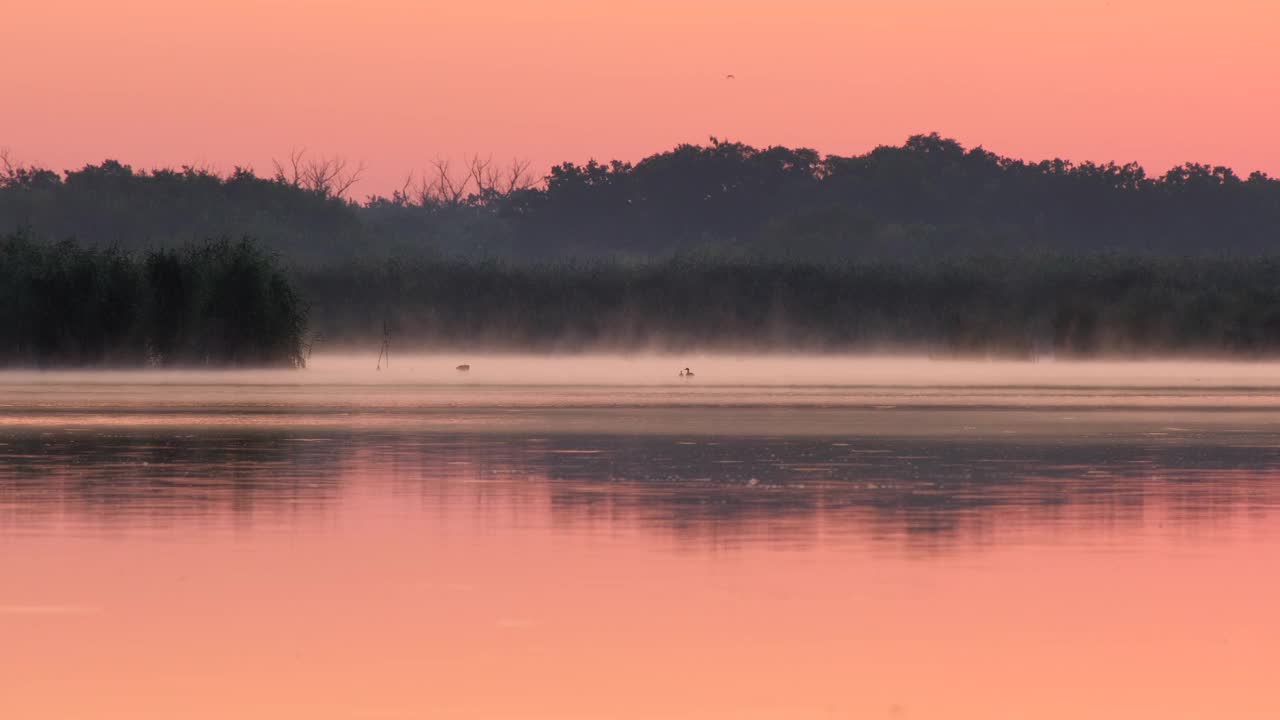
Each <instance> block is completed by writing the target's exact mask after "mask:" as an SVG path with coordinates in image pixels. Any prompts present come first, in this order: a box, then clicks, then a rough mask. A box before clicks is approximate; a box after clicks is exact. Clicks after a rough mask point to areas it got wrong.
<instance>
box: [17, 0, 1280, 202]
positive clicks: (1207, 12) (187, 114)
mask: <svg viewBox="0 0 1280 720" xmlns="http://www.w3.org/2000/svg"><path fill="white" fill-rule="evenodd" d="M6 6H7V7H5V9H4V13H3V14H4V22H3V24H0V41H3V43H4V47H5V48H6V51H7V52H6V56H7V60H6V62H7V64H8V68H7V70H6V72H5V78H4V82H3V99H2V100H0V108H2V109H0V147H5V148H8V149H9V151H10V153H11V154H12V155H13V156H14V157H16V158H17V159H19V160H21V161H25V162H28V163H34V164H39V165H43V166H47V167H52V168H55V169H67V168H74V167H79V166H82V165H83V164H85V163H88V162H98V161H100V160H102V159H105V158H108V157H110V158H116V159H119V160H121V161H123V162H127V163H130V164H133V165H134V166H141V167H153V166H175V167H176V166H180V165H183V164H202V165H206V166H210V167H213V168H215V169H220V170H222V171H227V170H230V169H231V168H232V167H234V166H236V165H240V166H248V167H253V168H255V169H256V170H257V171H258V172H259V173H263V174H266V173H269V171H270V169H271V162H272V159H273V158H280V159H284V158H285V157H287V156H288V155H289V153H290V151H291V150H292V149H295V148H306V149H308V150H309V151H310V152H312V153H317V154H326V155H342V156H345V157H347V158H349V159H351V160H352V161H353V162H354V161H363V162H365V163H366V165H367V166H368V171H367V174H366V176H365V180H364V181H363V182H362V183H361V185H360V186H359V188H358V190H357V192H358V193H361V194H367V193H370V192H382V193H389V192H390V191H391V190H392V189H394V188H396V187H399V186H400V184H401V182H402V180H403V178H404V177H405V175H406V174H407V173H408V172H409V171H411V170H415V169H421V168H424V167H426V166H427V165H428V164H429V163H430V161H431V160H433V159H437V158H455V159H457V160H459V161H460V160H461V158H462V157H463V156H464V155H467V154H470V153H480V154H482V155H492V156H493V157H494V158H495V159H496V160H507V159H510V158H514V157H518V158H522V159H525V160H528V161H530V162H531V163H532V164H533V166H534V167H535V168H537V169H539V170H545V169H546V168H547V167H548V166H550V165H551V164H553V163H557V162H561V161H566V160H570V161H576V162H582V161H586V160H587V159H590V158H593V157H594V158H597V159H601V160H605V159H611V158H619V159H624V160H637V159H639V158H641V157H644V156H645V155H648V154H651V153H654V152H659V151H662V150H664V149H668V148H670V147H673V146H674V145H676V144H678V143H681V142H705V141H706V140H707V139H708V138H709V137H710V136H713V135H714V136H717V137H721V138H727V139H732V140H741V141H743V142H748V143H752V144H755V145H760V146H766V145H777V144H781V145H791V146H805V147H812V148H815V149H817V150H820V151H822V152H827V153H839V154H852V153H860V152H865V151H867V150H869V149H871V148H873V147H875V146H876V145H881V144H900V143H901V142H902V141H903V140H905V139H906V138H907V137H908V136H909V135H911V134H914V133H919V132H929V131H938V132H940V133H942V134H943V135H946V136H949V137H954V138H956V139H958V140H960V141H961V142H963V143H964V144H965V145H967V146H974V145H982V146H984V147H986V148H987V149H989V150H992V151H994V152H998V153H1001V154H1004V155H1010V156H1015V157H1022V158H1026V159H1031V160H1038V159H1043V158H1048V157H1065V158H1068V159H1073V160H1077V161H1080V160H1096V161H1107V160H1116V161H1121V162H1124V161H1130V160H1136V161H1138V162H1141V163H1142V164H1144V165H1145V166H1147V168H1148V169H1149V170H1152V171H1156V172H1163V171H1164V170H1166V169H1168V168H1169V167H1171V166H1173V165H1176V164H1180V163H1182V162H1186V161H1195V162H1207V163H1213V164H1224V165H1228V166H1231V167H1234V168H1235V169H1237V170H1238V171H1240V172H1242V173H1248V172H1250V171H1252V170H1255V169H1261V170H1265V171H1267V172H1269V173H1271V174H1273V175H1276V174H1280V141H1277V140H1276V139H1275V137H1274V136H1273V131H1274V129H1275V127H1276V118H1277V116H1280V92H1278V90H1280V87H1278V86H1280V80H1277V78H1280V44H1277V43H1275V41H1274V39H1273V38H1274V37H1275V36H1280V3H1276V2H1274V0H1216V1H1215V2H1205V1H1204V0H1196V1H1194V2H1192V1H1187V0H967V1H959V0H898V1H893V0H875V1H871V0H840V1H836V0H788V2H785V3H779V2H762V1H759V0H713V1H705V0H702V1H699V0H645V1H644V2H631V3H620V2H603V1H601V0H543V1H542V2H530V1H529V0H465V2H459V1H457V0H452V1H450V2H436V1H435V0H363V1H362V2H354V1H350V0H341V1H339V0H309V1H306V2H303V1H301V0H184V1H183V2H173V1H172V0H114V1H113V2H110V3H105V2H101V1H100V0H42V1H41V2H14V3H12V4H10V3H6ZM729 74H732V75H733V76H734V79H732V80H730V79H728V78H727V77H726V76H727V75H729Z"/></svg>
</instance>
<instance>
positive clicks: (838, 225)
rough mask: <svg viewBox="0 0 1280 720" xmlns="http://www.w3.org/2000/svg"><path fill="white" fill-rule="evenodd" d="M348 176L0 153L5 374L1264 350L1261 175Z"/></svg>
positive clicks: (717, 166)
mask: <svg viewBox="0 0 1280 720" xmlns="http://www.w3.org/2000/svg"><path fill="white" fill-rule="evenodd" d="M358 177H359V168H354V169H348V165H347V164H346V163H345V162H343V161H342V160H341V159H334V158H324V157H311V156H308V155H307V154H305V153H302V152H295V153H293V154H292V155H290V157H289V159H288V161H287V162H285V163H278V164H277V167H276V171H275V174H274V175H273V176H272V177H259V176H258V175H256V174H255V173H254V172H253V171H252V170H250V169H245V168H236V169H235V171H234V172H232V173H231V174H228V175H220V174H217V173H214V172H211V171H209V170H206V169H200V168H192V167H184V168H182V169H181V170H169V169H159V170H149V171H142V170H134V169H133V168H131V167H129V166H127V165H123V164H121V163H119V162H116V161H110V160H109V161H106V162H104V163H102V164H100V165H89V166H86V167H84V168H82V169H80V170H75V171H68V172H64V173H61V174H60V173H56V172H53V171H50V170H47V169H42V168H39V167H34V166H28V165H22V164H20V163H17V162H15V161H13V160H12V158H11V156H9V155H8V154H5V153H0V366H7V367H17V366H35V367H58V366H95V365H116V366H124V367H146V366H164V367H189V366H207V367H236V366H273V367H303V366H304V365H305V360H306V356H307V354H309V353H310V351H311V347H312V346H313V345H317V346H318V347H321V348H334V349H344V350H350V349H365V348H368V349H370V350H372V349H373V348H376V347H378V346H379V344H380V343H381V342H383V341H384V340H389V341H390V343H391V344H392V347H393V350H394V349H405V350H430V349H475V350H499V351H502V350H513V351H519V350H534V351H540V352H551V351H565V352H577V351H584V350H605V351H629V350H659V351H661V350H673V351H681V352H683V351H690V350H707V351H745V352H749V351H779V350H795V351H805V352H911V353H917V354H928V355H932V356H934V357H984V356H986V357H1005V358H1027V359H1035V358H1045V357H1062V358H1094V357H1109V358H1139V357H1158V356H1180V357H1186V356H1202V357H1209V356H1231V357H1243V358H1263V357H1269V356H1276V355H1280V242H1278V241H1280V180H1277V179H1274V178H1271V177H1269V176H1267V175H1265V174H1263V173H1260V172H1256V173H1253V174H1251V175H1249V176H1248V177H1247V178H1243V177H1239V176H1237V175H1236V174H1235V173H1234V172H1233V171H1232V170H1230V169H1228V168H1223V167H1213V166H1207V165H1196V164H1187V165H1183V166H1180V167H1178V168H1174V169H1173V170H1170V171H1169V172H1167V173H1165V174H1164V175H1161V176H1159V177H1149V176H1148V175H1147V174H1146V172H1145V170H1143V168H1141V167H1139V166H1137V165H1136V164H1132V163H1130V164H1125V165H1117V164H1114V163H1109V164H1105V165H1099V164H1094V163H1081V164H1075V163H1071V162H1068V161H1065V160H1049V161H1042V162H1026V161H1022V160H1016V159H1011V158H1006V157H1001V156H999V155H996V154H994V153H991V152H989V151H987V150H985V149H983V148H980V147H979V148H971V149H966V148H964V147H962V146H961V145H960V144H959V143H957V142H955V141H953V140H948V139H946V138H942V137H940V136H938V135H937V134H931V135H917V136H913V137H911V138H909V139H908V140H907V141H906V143H904V144H903V145H902V146H900V147H880V148H876V149H875V150H873V151H871V152H868V153H866V154H864V155H859V156H850V157H842V156H835V155H826V156H823V155H820V154H818V153H817V152H815V151H812V150H808V149H804V148H799V149H791V148H783V147H770V148H765V149H757V148H753V147H750V146H747V145H743V144H740V143H732V142H723V141H720V140H716V139H714V138H713V139H712V141H711V143H710V144H709V145H681V146H679V147H677V148H675V149H674V150H671V151H668V152H664V153H659V154H656V155H653V156H650V157H648V158H645V159H643V160H641V161H639V162H638V163H635V164H632V163H624V162H617V161H614V162H610V163H597V162H595V161H592V162H588V163H586V164H585V165H578V164H574V163H564V164H561V165H557V166H555V167H553V168H551V170H550V172H549V173H548V174H547V175H546V177H545V178H543V179H542V180H541V181H537V180H535V179H533V178H531V177H530V175H529V172H528V166H527V164H523V163H520V162H516V163H513V164H511V165H510V166H507V167H498V166H497V165H495V164H494V163H493V162H492V161H490V160H488V159H481V158H479V157H478V156H477V157H473V158H472V159H471V160H470V161H469V162H468V163H465V164H464V166H462V167H459V168H451V167H450V166H449V164H448V163H445V162H438V163H436V164H434V165H433V166H432V167H431V168H429V169H428V171H427V172H425V173H421V174H419V175H417V176H416V177H411V178H410V179H409V180H407V181H406V183H405V185H404V187H403V188H401V189H400V190H397V191H395V192H393V193H392V195H391V196H390V197H386V196H380V195H373V196H369V197H368V198H366V199H365V200H364V201H360V202H357V201H354V200H352V199H351V198H349V197H348V195H349V194H350V192H351V189H352V188H353V187H355V183H356V181H357V180H358ZM6 233H8V234H6ZM64 238H70V239H64ZM207 238H215V239H213V240H208V239H207ZM216 238H243V239H240V240H229V239H221V240H219V239H216Z"/></svg>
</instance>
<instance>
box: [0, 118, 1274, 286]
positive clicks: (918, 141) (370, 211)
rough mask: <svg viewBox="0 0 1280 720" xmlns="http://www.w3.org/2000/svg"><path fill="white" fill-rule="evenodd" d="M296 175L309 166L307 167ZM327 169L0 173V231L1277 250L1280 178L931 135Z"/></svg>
mask: <svg viewBox="0 0 1280 720" xmlns="http://www.w3.org/2000/svg"><path fill="white" fill-rule="evenodd" d="M308 168H310V172H308ZM335 173H336V168H335V167H334V166H332V165H330V164H327V163H318V164H314V165H311V166H307V165H305V164H304V165H303V166H302V167H301V170H299V166H298V165H297V164H296V163H295V164H294V166H293V171H292V172H289V173H286V172H277V174H276V176H275V177H274V178H272V179H264V178H260V177H258V176H256V175H254V174H253V173H252V172H250V171H248V170H244V169H237V170H236V171H235V172H233V173H232V174H231V175H229V176H225V177H223V176H219V175H216V174H214V173H210V172H207V171H204V170H199V169H193V168H184V169H182V170H180V171H173V170H154V171H149V172H147V171H136V170H134V169H132V168H130V167H129V166H127V165H122V164H120V163H118V162H114V161H107V162H104V163H102V164H101V165H90V166H86V167H84V168H82V169H80V170H76V171H72V172H67V173H64V174H62V175H59V174H58V173H54V172H51V171H48V170H42V169H39V168H31V167H25V166H19V165H17V164H14V163H9V164H8V165H7V166H4V167H0V232H3V231H6V230H9V229H13V228H15V227H25V228H29V229H30V230H31V231H32V232H34V233H36V234H39V235H41V236H43V237H50V238H63V237H76V238H79V239H80V240H81V241H82V242H85V243H87V244H90V245H94V246H109V245H113V244H114V245H120V246H123V247H128V248H131V249H137V248H141V249H146V248H150V247H155V246H157V245H161V244H173V243H175V242H177V243H181V242H189V241H191V240H193V239H198V238H204V237H219V236H223V235H229V234H236V233H249V234H252V235H254V236H256V237H260V238H262V241H263V242H265V243H268V244H269V246H270V247H271V248H272V249H273V250H278V251H281V252H284V253H286V254H288V256H289V257H290V258H291V259H294V260H297V261H306V262H313V261H324V260H333V259H350V258H370V257H374V258H384V259H385V258H389V257H396V256H401V257H403V256H429V255H443V256H451V257H459V256H460V257H511V258H525V259H539V260H550V259H563V258H570V257H577V258H581V257H614V258H647V259H653V258H660V257H669V256H671V255H673V254H677V253H680V252H686V253H687V252H694V251H697V252H702V253H715V254H716V255H718V256H724V257H736V258H762V257H763V258H773V259H789V260H831V259H841V260H844V259H866V258H912V257H937V256H938V255H951V256H961V255H971V254H974V253H990V252H1008V251H1011V250H1016V251H1019V252H1026V251H1029V250H1036V251H1053V252H1059V253H1074V252H1094V251H1098V250H1103V249H1109V250H1129V251H1140V252H1148V253H1159V254H1188V253H1203V252H1206V251H1213V252H1223V251H1229V252H1234V253H1240V254H1263V253H1267V252H1274V251H1275V249H1276V244H1277V242H1280V180H1276V179H1273V178H1270V177H1268V176H1267V175H1264V174H1262V173H1253V174H1252V175H1250V176H1248V177H1240V176H1238V175H1237V174H1236V173H1235V172H1233V171H1232V170H1230V169H1228V168H1224V167H1213V166H1208V165H1197V164H1187V165H1183V166H1180V167H1177V168H1174V169H1172V170H1170V171H1168V172H1166V173H1165V174H1163V175H1161V176H1159V177H1151V176H1148V175H1147V173H1146V171H1144V170H1143V168H1141V167H1139V166H1138V165H1136V164H1132V163H1130V164H1124V165H1117V164H1113V163H1109V164H1103V165H1100V164H1094V163H1081V164H1074V163H1071V162H1068V161H1065V160H1046V161H1042V162H1025V161H1022V160H1015V159H1011V158H1007V157H1001V156H999V155H996V154H994V153H991V152H988V151H987V150H984V149H983V148H972V149H966V148H964V147H962V146H961V145H960V144H959V143H957V142H955V141H953V140H948V139H946V138H942V137H939V136H938V135H936V134H933V135H919V136H914V137H912V138H909V139H908V140H907V141H906V143H904V144H903V145H902V146H900V147H879V148H876V149H874V150H872V151H870V152H868V153H866V154H863V155H857V156H847V157H846V156H837V155H827V156H823V155H820V154H819V153H817V152H815V151H813V150H808V149H803V148H802V149H791V148H785V147H771V148H766V149H757V148H753V147H750V146H747V145H742V144H739V143H731V142H721V141H718V140H714V139H713V140H712V142H711V143H710V144H708V145H682V146H679V147H677V148H675V149H673V150H671V151H669V152H664V153H660V154H657V155H653V156H651V157H648V158H645V159H643V160H641V161H639V162H637V163H634V164H632V163H624V162H618V161H614V162H610V163H604V164H601V163H597V162H594V161H592V162H588V163H586V164H575V163H564V164H561V165H557V166H555V167H553V168H552V169H551V170H550V172H549V173H548V174H547V176H546V177H545V178H544V179H543V181H542V182H541V183H533V182H526V180H527V179H528V178H526V177H521V176H520V167H519V166H517V167H516V168H515V170H513V171H512V173H511V174H510V175H509V176H503V175H501V173H500V172H497V171H495V170H494V169H492V168H491V167H490V166H488V165H486V164H484V163H483V162H474V163H473V164H472V165H471V166H470V167H469V168H464V169H455V171H453V172H451V171H450V169H449V168H448V167H447V166H444V165H440V166H437V168H436V169H435V174H434V175H430V174H428V175H425V176H422V177H420V178H419V183H418V184H417V185H416V186H411V185H409V184H406V186H405V188H404V189H403V190H401V191H397V192H395V193H393V194H392V195H391V196H390V197H381V196H374V197H370V198H368V199H367V200H366V201H365V202H363V203H356V202H352V201H349V200H346V199H344V197H343V195H342V193H343V192H345V190H346V188H347V187H348V186H347V185H343V184H338V185H335V181H334V180H333V177H334V174H335Z"/></svg>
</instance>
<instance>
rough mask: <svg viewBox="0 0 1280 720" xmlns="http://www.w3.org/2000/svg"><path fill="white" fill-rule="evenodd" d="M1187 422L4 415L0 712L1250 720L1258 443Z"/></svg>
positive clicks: (1262, 562)
mask: <svg viewBox="0 0 1280 720" xmlns="http://www.w3.org/2000/svg"><path fill="white" fill-rule="evenodd" d="M1047 422H1048V421H1046V423H1047ZM1189 432H1190V431H1181V430H1159V431H1155V432H1152V431H1149V430H1129V431H1125V432H1123V433H1118V434H1110V431H1108V432H1107V433H1101V432H1094V433H1080V434H1074V435H1073V434H1070V433H1064V434H1063V436H1062V438H1061V439H1054V440H1052V441H1048V442H1045V441H1041V442H1026V441H1025V440H1019V439H1016V438H1015V439H1010V438H1007V437H1004V436H995V435H992V436H981V437H946V436H940V437H934V438H927V437H923V436H922V435H921V434H920V433H915V434H911V435H906V436H895V435H884V434H876V435H848V436H844V437H834V436H826V437H807V438H802V437H795V436H788V437H769V436H764V435H760V436H756V437H749V438H744V437H735V436H734V435H733V434H732V433H729V432H725V433H722V434H720V435H715V434H710V433H706V434H702V435H699V436H696V437H694V438H690V437H688V436H679V437H675V436H671V435H665V436H664V435H658V434H633V435H625V434H624V435H608V434H604V433H601V432H583V433H576V432H560V433H548V434H540V435H529V434H522V435H517V434H502V433H497V432H492V431H490V432H485V433H481V434H468V433H423V432H416V431H411V430H404V431H399V432H383V431H377V432H373V431H367V430H355V429H348V430H320V429H316V428H301V427H292V428H290V427H269V428H261V427H248V428H244V427H241V428H236V427H217V428H210V427H202V428H197V429H192V428H185V429H184V428H182V427H167V426H146V427H125V426H121V425H120V424H118V423H117V424H112V425H108V426H103V427H96V428H92V427H87V426H86V427H84V428H81V429H74V428H72V429H68V428H56V429H55V428H49V427H44V428H41V427H31V428H25V429H24V428H17V429H14V428H9V429H6V430H4V431H0V578H3V579H4V580H3V582H2V583H0V638H2V641H0V717H4V718H8V717H15V718H24V719H27V718H30V719H32V720H45V719H46V718H49V719H53V718H57V719H59V720H60V719H61V718H81V717H83V718H94V720H117V719H119V720H124V719H126V718H127V719H128V720H168V719H169V718H174V717H181V718H190V719H192V720H215V719H216V720H222V719H223V718H227V717H236V718H246V719H248V720H268V719H269V720H278V719H279V718H286V717H287V718H295V717H297V718H303V717H305V718H309V719H310V720H339V719H342V720H347V719H349V718H404V719H406V720H408V719H413V718H424V717H431V718H468V719H475V718H492V717H519V718H545V719H547V720H550V719H552V718H554V719H555V720H565V719H570V720H587V719H588V718H591V719H594V718H600V717H610V718H623V719H634V720H640V719H642V718H644V719H647V718H655V717H661V718H698V719H699V720H701V719H703V718H723V719H724V720H728V719H729V718H733V719H734V720H740V719H741V718H759V719H764V718H802V719H807V718H832V717H837V718H895V719H899V720H901V719H902V718H908V719H911V718H946V719H948V720H953V719H957V718H958V719H960V720H977V719H979V718H981V719H982V720H992V719H996V720H1015V719H1016V720H1021V719H1022V718H1029V717H1034V718H1045V719H1047V720H1077V719H1078V718H1082V717H1153V718H1156V717H1158V718H1161V719H1162V720H1169V719H1171V718H1187V719H1190V718H1203V717H1241V718H1272V717H1278V716H1280V700H1278V699H1277V696H1276V695H1275V693H1274V692H1273V686H1274V678H1273V675H1274V672H1273V671H1272V668H1274V667H1275V665H1276V663H1277V662H1280V623H1277V622H1276V620H1275V607H1276V605H1277V604H1280V584H1277V583H1274V582H1273V581H1271V580H1270V578H1269V575H1268V574H1267V572H1266V570H1267V569H1269V568H1270V566H1271V563H1272V562H1273V561H1274V558H1275V557H1276V553H1277V552H1280V527H1277V523H1276V522H1275V511H1276V509H1277V502H1278V501H1280V473H1278V469H1280V447H1276V446H1275V443H1274V441H1273V439H1272V438H1271V437H1270V435H1269V434H1268V433H1267V432H1264V431H1258V430H1256V429H1247V430H1242V429H1240V428H1239V427H1238V426H1232V428H1231V429H1228V430H1223V431H1221V432H1218V433H1216V434H1204V433H1200V434H1188V433H1189ZM1197 432H1199V431H1197ZM1156 433H1159V434H1156ZM1042 437H1043V436H1042Z"/></svg>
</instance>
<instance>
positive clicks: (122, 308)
mask: <svg viewBox="0 0 1280 720" xmlns="http://www.w3.org/2000/svg"><path fill="white" fill-rule="evenodd" d="M305 329H306V316H305V312H304V308H303V305H302V303H301V301H300V299H299V297H298V295H297V293H296V292H295V291H294V289H293V284H292V281H291V280H290V279H289V278H288V277H287V275H286V274H285V271H284V270H283V268H282V267H281V266H280V265H279V263H278V261H277V260H276V259H275V258H273V257H272V256H270V255H268V254H266V253H264V252H263V251H262V250H261V249H260V248H259V247H258V246H257V245H256V244H254V243H253V242H252V241H249V240H241V241H238V242H231V241H229V240H221V241H210V242H205V243H199V244H192V245H189V246H187V247H186V248H184V249H182V250H156V251H152V252H148V253H145V254H140V253H129V252H124V251H121V250H118V249H106V250H100V249H95V248H85V247H82V246H80V245H77V244H76V243H74V242H71V241H63V242H59V243H52V244H50V243H41V242H36V241H34V240H31V239H30V238H28V237H26V236H24V235H20V234H18V235H11V236H8V237H3V238H0V366H7V367H14V366H34V367H83V366H93V365H107V366H123V367H194V366H205V367H234V366H257V367H302V366H303V365H304V364H305V358H304V356H303V347H304V346H303V336H304V333H305Z"/></svg>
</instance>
